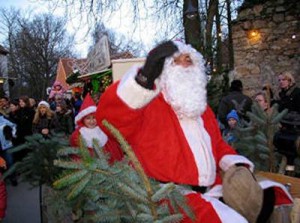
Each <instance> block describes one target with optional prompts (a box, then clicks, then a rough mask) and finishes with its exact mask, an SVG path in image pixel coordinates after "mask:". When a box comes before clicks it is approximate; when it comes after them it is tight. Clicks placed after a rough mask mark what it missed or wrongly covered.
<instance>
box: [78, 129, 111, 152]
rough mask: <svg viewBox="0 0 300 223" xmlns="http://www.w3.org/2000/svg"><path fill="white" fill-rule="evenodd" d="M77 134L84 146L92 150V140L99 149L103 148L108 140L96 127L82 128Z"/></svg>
mask: <svg viewBox="0 0 300 223" xmlns="http://www.w3.org/2000/svg"><path fill="white" fill-rule="evenodd" d="M79 132H80V134H81V136H82V138H83V139H84V141H85V143H86V146H87V147H89V148H92V147H93V146H94V145H93V144H94V142H93V141H94V140H96V141H97V142H98V144H99V146H100V147H102V146H104V145H105V144H106V142H107V140H108V138H107V135H106V134H105V133H104V132H103V131H102V130H101V129H100V128H99V127H98V126H97V127H95V128H92V129H90V128H87V127H82V128H80V129H79Z"/></svg>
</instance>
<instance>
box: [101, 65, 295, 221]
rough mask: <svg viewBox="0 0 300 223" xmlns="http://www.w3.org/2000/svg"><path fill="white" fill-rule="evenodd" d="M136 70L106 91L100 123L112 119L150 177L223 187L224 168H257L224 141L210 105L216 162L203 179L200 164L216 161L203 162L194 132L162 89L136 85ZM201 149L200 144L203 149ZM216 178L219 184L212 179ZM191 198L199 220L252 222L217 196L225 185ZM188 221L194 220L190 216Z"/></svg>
mask: <svg viewBox="0 0 300 223" xmlns="http://www.w3.org/2000/svg"><path fill="white" fill-rule="evenodd" d="M136 71H137V68H133V70H132V71H130V72H129V74H128V75H127V76H128V77H124V78H123V79H122V81H121V82H118V83H116V84H114V85H112V86H111V87H110V88H109V89H107V90H106V92H105V93H104V94H103V95H102V96H101V98H100V101H99V104H98V108H97V112H96V119H97V121H98V124H100V125H101V121H102V120H103V119H106V120H107V121H109V122H110V123H111V124H112V125H114V126H115V127H117V128H118V129H119V131H120V132H121V133H122V135H123V136H124V137H125V139H126V140H127V141H128V142H129V144H130V145H131V146H132V149H133V150H134V152H135V154H136V156H137V158H138V159H139V161H140V162H141V164H142V166H143V168H144V170H145V172H146V174H147V175H148V176H150V177H152V178H155V179H157V180H159V181H162V182H175V183H178V184H188V185H199V186H208V187H213V185H214V184H218V183H221V178H220V174H219V172H220V170H221V169H222V170H226V169H228V168H229V167H230V166H231V165H233V164H235V163H245V164H248V165H249V166H250V168H251V169H252V168H253V164H252V163H251V162H250V161H249V160H247V159H246V158H244V157H242V156H239V155H237V154H236V152H235V150H234V149H232V148H231V147H230V146H229V145H228V144H226V143H225V142H224V140H223V139H222V137H221V134H220V131H219V127H218V124H217V122H216V119H215V116H214V114H213V112H212V110H211V109H210V108H209V107H207V109H206V111H205V112H204V113H203V114H202V116H201V118H200V119H199V120H202V122H203V125H204V128H205V130H206V132H207V133H208V135H209V137H210V139H206V141H208V142H209V143H210V148H209V149H208V151H209V150H211V153H212V155H213V159H214V162H213V161H212V162H210V163H209V164H208V165H207V168H206V170H209V171H208V172H209V174H208V175H206V176H204V177H201V174H203V175H205V174H207V173H205V171H202V170H201V163H199V161H201V160H202V161H204V160H205V157H206V156H207V158H208V159H210V157H209V156H208V153H206V154H202V156H204V159H199V155H197V154H198V153H197V152H198V151H195V148H194V149H193V148H191V147H195V146H197V145H195V144H194V145H193V146H191V144H193V143H191V142H192V140H191V139H190V140H188V139H187V138H188V137H187V135H188V134H189V133H187V129H186V128H185V126H183V123H182V122H181V121H180V120H179V119H178V117H177V116H176V114H175V112H174V110H173V109H172V107H171V106H170V105H169V104H168V103H166V101H165V100H164V97H163V95H162V94H161V93H159V89H157V90H156V92H155V91H149V90H147V89H143V88H142V87H140V86H138V84H137V83H135V81H134V75H135V74H136ZM192 124H195V123H192ZM195 127H197V126H195ZM102 129H104V128H102ZM189 130H192V128H190V129H189ZM192 131H193V130H192ZM107 134H109V133H108V132H107ZM190 138H192V137H190ZM200 148H201V146H200V145H199V149H198V150H201V149H200ZM196 150H197V148H196ZM212 170H214V172H213V171H212ZM211 176H213V180H212V179H209V178H212V177H211ZM280 187H281V186H280ZM216 188H217V189H216ZM281 189H282V190H284V188H281ZM280 191H281V190H280ZM281 194H283V197H284V199H283V203H284V202H286V203H290V202H291V198H290V197H288V195H286V191H285V192H283V193H281ZM186 196H187V198H188V200H189V203H190V205H191V206H192V207H193V209H194V210H195V213H196V216H197V221H196V222H202V223H203V222H207V223H208V222H214V223H217V222H239V223H242V222H247V221H246V220H245V219H244V218H243V217H242V216H241V215H239V214H238V213H237V212H235V211H234V210H232V209H231V208H229V207H228V206H227V205H225V204H223V203H221V202H219V201H218V200H217V199H215V198H213V197H212V196H216V197H220V196H222V194H221V186H216V187H214V188H213V189H212V190H211V192H208V193H206V194H198V193H195V192H191V191H190V192H186ZM228 217H229V218H228ZM226 219H227V220H226ZM229 219H230V220H229ZM184 222H191V221H190V219H187V218H185V220H184Z"/></svg>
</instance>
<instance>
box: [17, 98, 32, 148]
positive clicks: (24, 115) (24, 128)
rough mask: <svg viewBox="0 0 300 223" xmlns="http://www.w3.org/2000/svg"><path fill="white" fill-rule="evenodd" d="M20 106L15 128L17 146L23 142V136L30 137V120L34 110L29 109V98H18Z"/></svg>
mask: <svg viewBox="0 0 300 223" xmlns="http://www.w3.org/2000/svg"><path fill="white" fill-rule="evenodd" d="M19 105H20V110H19V112H20V122H19V124H18V126H17V136H18V144H22V143H24V142H25V136H28V135H32V120H33V117H34V113H35V112H34V110H33V109H32V108H31V107H30V102H29V97H28V96H21V97H20V98H19Z"/></svg>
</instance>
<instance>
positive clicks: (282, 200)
mask: <svg viewBox="0 0 300 223" xmlns="http://www.w3.org/2000/svg"><path fill="white" fill-rule="evenodd" d="M274 191H275V197H276V200H275V205H283V204H291V203H292V202H293V201H292V200H290V199H289V198H288V197H287V196H286V194H285V192H284V191H283V190H282V189H281V188H280V187H274Z"/></svg>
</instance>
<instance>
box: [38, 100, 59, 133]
mask: <svg viewBox="0 0 300 223" xmlns="http://www.w3.org/2000/svg"><path fill="white" fill-rule="evenodd" d="M32 123H33V125H32V132H33V133H40V134H42V135H43V136H44V137H45V138H49V137H50V136H51V133H52V132H55V131H56V130H57V129H58V126H59V123H58V120H57V117H56V115H55V112H53V111H51V109H50V105H49V104H48V102H46V101H41V102H40V103H39V104H38V107H37V110H36V112H35V115H34V119H33V121H32Z"/></svg>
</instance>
